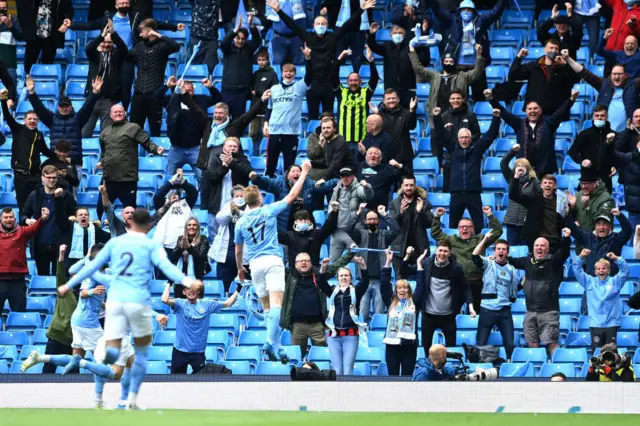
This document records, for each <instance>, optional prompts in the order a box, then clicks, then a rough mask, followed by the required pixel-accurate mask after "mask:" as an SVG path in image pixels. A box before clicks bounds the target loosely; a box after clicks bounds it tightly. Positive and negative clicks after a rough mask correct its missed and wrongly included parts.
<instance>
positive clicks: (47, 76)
mask: <svg viewBox="0 0 640 426" xmlns="http://www.w3.org/2000/svg"><path fill="white" fill-rule="evenodd" d="M30 75H31V77H32V78H33V79H34V80H35V81H36V82H41V81H50V82H55V83H56V84H58V85H59V84H62V66H61V65H60V64H33V66H32V67H31V71H30ZM38 95H40V94H39V93H38Z"/></svg>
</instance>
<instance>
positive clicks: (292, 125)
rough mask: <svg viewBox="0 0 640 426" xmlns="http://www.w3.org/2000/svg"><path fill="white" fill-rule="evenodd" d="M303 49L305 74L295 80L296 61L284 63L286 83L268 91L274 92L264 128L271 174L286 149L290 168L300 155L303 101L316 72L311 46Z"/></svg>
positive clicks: (285, 156)
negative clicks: (299, 133) (299, 136)
mask: <svg viewBox="0 0 640 426" xmlns="http://www.w3.org/2000/svg"><path fill="white" fill-rule="evenodd" d="M305 46H306V45H305ZM303 53H304V58H305V60H306V71H305V75H304V78H303V79H301V80H298V81H295V77H296V67H295V65H293V64H285V65H284V66H283V67H282V83H280V84H276V85H275V86H273V87H271V89H270V90H269V91H268V92H270V94H271V100H270V101H269V105H268V106H267V111H266V113H265V116H264V127H263V130H262V132H263V133H264V135H265V136H266V137H268V138H269V142H268V143H267V167H266V170H265V174H266V175H267V176H271V177H273V176H275V172H276V167H277V165H278V158H279V157H280V153H282V159H283V165H284V168H285V169H288V168H289V166H291V165H292V164H293V163H294V162H295V159H296V154H297V152H298V132H299V131H300V122H301V120H302V102H304V97H305V95H306V93H307V91H308V90H309V85H310V84H311V81H312V78H313V74H314V71H313V66H312V61H311V58H312V56H313V55H311V49H309V48H308V47H305V48H304V49H303ZM265 93H266V92H265Z"/></svg>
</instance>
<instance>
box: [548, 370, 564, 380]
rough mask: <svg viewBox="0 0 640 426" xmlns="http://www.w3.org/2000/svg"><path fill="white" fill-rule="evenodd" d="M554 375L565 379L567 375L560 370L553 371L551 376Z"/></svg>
mask: <svg viewBox="0 0 640 426" xmlns="http://www.w3.org/2000/svg"><path fill="white" fill-rule="evenodd" d="M554 377H562V380H567V376H565V375H564V373H561V372H559V371H558V372H557V373H553V374H552V375H551V378H552V379H553V378H554Z"/></svg>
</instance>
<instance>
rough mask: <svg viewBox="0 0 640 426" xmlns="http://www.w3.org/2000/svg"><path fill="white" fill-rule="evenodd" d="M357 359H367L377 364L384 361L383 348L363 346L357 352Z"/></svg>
mask: <svg viewBox="0 0 640 426" xmlns="http://www.w3.org/2000/svg"><path fill="white" fill-rule="evenodd" d="M356 361H367V362H370V363H373V364H376V365H377V364H379V363H380V362H382V361H384V353H383V351H382V348H365V347H362V346H361V347H359V348H358V352H356Z"/></svg>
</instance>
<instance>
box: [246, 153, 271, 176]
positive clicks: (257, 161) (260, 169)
mask: <svg viewBox="0 0 640 426" xmlns="http://www.w3.org/2000/svg"><path fill="white" fill-rule="evenodd" d="M249 162H250V163H251V167H252V168H253V170H255V172H256V173H258V174H262V173H264V171H265V170H266V169H267V159H266V158H264V157H251V158H249Z"/></svg>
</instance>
